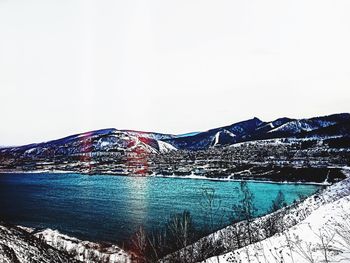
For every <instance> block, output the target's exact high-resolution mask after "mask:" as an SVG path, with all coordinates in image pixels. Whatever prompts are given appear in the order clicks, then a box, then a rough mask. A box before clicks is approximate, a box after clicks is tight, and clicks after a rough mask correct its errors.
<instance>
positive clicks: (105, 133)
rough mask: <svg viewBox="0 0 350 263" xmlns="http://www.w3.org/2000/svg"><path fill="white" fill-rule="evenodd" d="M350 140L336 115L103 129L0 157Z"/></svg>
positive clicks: (348, 128)
mask: <svg viewBox="0 0 350 263" xmlns="http://www.w3.org/2000/svg"><path fill="white" fill-rule="evenodd" d="M318 137H322V138H328V137H329V138H334V137H346V138H348V137H350V114H349V113H342V114H334V115H329V116H323V117H315V118H310V119H290V118H279V119H276V120H274V121H271V122H264V121H262V120H260V119H258V118H252V119H249V120H246V121H242V122H238V123H234V124H232V125H228V126H224V127H220V128H215V129H211V130H208V131H204V132H194V133H187V134H181V135H171V134H161V133H154V132H140V131H132V130H117V129H114V128H111V129H102V130H97V131H91V132H86V133H81V134H76V135H72V136H68V137H65V138H62V139H58V140H53V141H49V142H44V143H37V144H30V145H25V146H19V147H7V148H1V149H0V154H1V155H6V154H12V155H15V156H16V155H20V156H22V157H23V156H24V157H26V158H32V157H33V156H35V157H36V158H47V157H52V156H75V155H79V154H84V153H86V154H88V153H101V152H104V153H106V152H107V153H108V152H114V153H116V152H118V153H121V154H125V153H149V154H158V153H166V152H169V151H174V150H176V149H181V150H205V149H208V148H210V147H218V146H225V145H232V144H236V143H240V142H246V141H254V140H264V139H276V138H318Z"/></svg>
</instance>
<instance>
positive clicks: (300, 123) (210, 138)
mask: <svg viewBox="0 0 350 263" xmlns="http://www.w3.org/2000/svg"><path fill="white" fill-rule="evenodd" d="M349 124H350V114H349V113H342V114H333V115H329V116H322V117H315V118H310V119H290V118H279V119H276V120H274V121H271V122H264V121H261V120H260V119H258V118H253V119H250V120H246V121H242V122H238V123H235V124H232V125H229V126H225V127H221V128H216V129H212V130H208V131H205V132H200V133H197V134H195V135H193V136H185V137H172V138H168V139H165V140H164V141H165V142H168V143H169V144H172V145H173V146H175V147H176V148H178V149H184V150H205V149H208V148H209V147H213V146H223V145H231V144H235V143H239V142H245V141H254V140H263V139H276V138H291V137H292V138H310V137H317V136H322V137H324V138H326V137H336V136H349V135H350V131H349Z"/></svg>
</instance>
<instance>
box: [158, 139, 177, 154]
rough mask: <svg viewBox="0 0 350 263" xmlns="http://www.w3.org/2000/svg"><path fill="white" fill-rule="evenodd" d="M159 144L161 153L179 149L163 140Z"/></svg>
mask: <svg viewBox="0 0 350 263" xmlns="http://www.w3.org/2000/svg"><path fill="white" fill-rule="evenodd" d="M158 146H159V152H161V153H167V152H170V151H176V150H177V149H176V148H175V147H174V146H172V145H171V144H169V143H166V142H163V141H158Z"/></svg>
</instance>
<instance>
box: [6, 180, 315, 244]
mask: <svg viewBox="0 0 350 263" xmlns="http://www.w3.org/2000/svg"><path fill="white" fill-rule="evenodd" d="M248 185H249V187H250V189H251V190H252V191H253V193H254V195H255V203H256V206H257V208H258V212H259V214H263V213H266V211H267V210H268V209H269V207H270V205H271V201H272V200H273V199H274V198H275V197H276V195H277V193H278V191H279V190H281V191H282V192H283V193H284V195H285V198H286V201H287V202H288V203H291V202H293V201H294V200H295V199H297V198H298V196H299V195H310V194H312V193H314V192H315V191H316V190H317V189H318V188H319V186H314V185H294V184H269V183H253V182H251V183H248ZM238 187H239V183H238V182H218V181H216V182H214V181H208V180H190V179H175V178H155V177H126V176H102V175H96V176H86V175H81V174H50V173H48V174H2V175H0V217H1V218H3V219H5V220H7V221H10V222H13V223H16V224H21V225H26V226H33V227H50V228H54V229H58V230H59V231H61V232H63V233H67V234H70V235H73V236H77V237H79V238H83V239H88V240H96V241H119V242H122V241H125V240H127V239H129V238H130V236H131V235H132V234H133V233H134V232H135V231H136V230H137V228H138V227H139V226H140V225H143V226H144V227H145V228H146V229H149V230H150V229H156V228H159V227H162V226H163V225H164V223H165V222H166V220H167V218H168V217H169V216H170V214H172V213H179V212H182V211H183V210H189V211H190V212H191V214H192V216H193V219H194V221H195V223H196V225H197V226H203V225H205V224H206V220H207V216H206V214H205V213H206V211H203V208H202V206H201V204H202V203H203V195H202V191H203V188H210V189H214V190H215V195H216V197H217V198H218V200H220V206H221V209H222V210H225V211H226V212H220V213H217V214H215V215H214V216H215V220H214V222H216V224H217V225H216V227H222V226H224V225H226V224H228V220H227V218H228V212H229V211H230V209H231V208H232V205H233V204H235V202H237V200H238V196H239V191H238V190H237V189H238ZM221 219H222V220H221Z"/></svg>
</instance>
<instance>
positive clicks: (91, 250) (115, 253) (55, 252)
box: [0, 223, 132, 263]
mask: <svg viewBox="0 0 350 263" xmlns="http://www.w3.org/2000/svg"><path fill="white" fill-rule="evenodd" d="M0 262H1V263H27V262H46V263H49V262H50V263H63V262H64V263H67V262H71V263H74V262H84V263H96V262H104V263H131V262H132V260H131V256H130V255H129V254H128V253H127V252H125V251H124V250H122V249H121V248H119V247H118V246H116V245H112V244H110V245H109V244H97V243H93V242H89V241H81V240H79V239H77V238H73V237H69V236H66V235H63V234H61V233H59V232H58V231H57V230H51V229H45V230H43V231H36V230H35V229H33V228H27V227H20V226H13V225H8V224H3V223H1V224H0Z"/></svg>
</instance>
